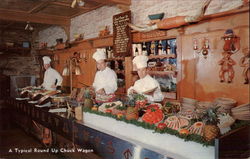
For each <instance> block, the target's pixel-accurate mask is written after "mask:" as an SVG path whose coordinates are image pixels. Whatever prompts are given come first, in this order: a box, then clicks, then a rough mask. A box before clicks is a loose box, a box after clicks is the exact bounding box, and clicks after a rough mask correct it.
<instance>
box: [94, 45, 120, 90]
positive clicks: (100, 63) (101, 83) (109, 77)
mask: <svg viewBox="0 0 250 159" xmlns="http://www.w3.org/2000/svg"><path fill="white" fill-rule="evenodd" d="M93 58H94V59H95V60H96V65H97V69H98V71H97V72H96V74H95V79H94V82H93V88H94V90H95V93H96V94H99V95H107V94H113V93H114V92H115V91H116V90H117V75H116V73H115V71H113V70H112V69H110V68H109V67H107V64H106V62H105V59H106V53H105V49H97V51H96V52H95V53H94V54H93Z"/></svg>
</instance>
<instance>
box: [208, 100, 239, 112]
mask: <svg viewBox="0 0 250 159" xmlns="http://www.w3.org/2000/svg"><path fill="white" fill-rule="evenodd" d="M236 103H237V102H236V101H235V100H233V99H231V98H222V97H220V98H216V99H215V100H214V102H213V104H214V106H215V107H218V106H219V107H220V108H219V109H218V111H219V112H220V113H230V112H231V109H232V108H233V107H235V106H236Z"/></svg>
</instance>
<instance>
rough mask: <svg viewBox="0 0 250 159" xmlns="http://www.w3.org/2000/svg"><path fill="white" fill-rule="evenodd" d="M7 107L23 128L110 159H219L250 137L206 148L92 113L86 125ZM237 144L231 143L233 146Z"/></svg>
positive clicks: (23, 105) (22, 104)
mask: <svg viewBox="0 0 250 159" xmlns="http://www.w3.org/2000/svg"><path fill="white" fill-rule="evenodd" d="M7 103H8V104H9V105H10V106H11V107H12V108H13V119H14V120H15V121H16V122H18V123H20V124H21V125H23V127H24V128H26V129H28V127H29V124H28V123H29V122H30V121H32V120H34V121H36V122H38V123H39V124H41V125H43V126H44V127H47V128H49V129H50V130H52V131H53V132H54V133H56V134H59V135H61V136H63V137H64V138H66V139H68V140H70V141H71V142H72V143H73V144H75V145H78V146H80V147H82V148H88V149H93V151H94V153H96V154H98V155H99V156H101V157H102V158H108V159H110V158H114V159H117V158H129V159H130V158H134V159H141V158H142V159H145V158H147V159H163V158H166V159H171V158H176V159H195V158H197V159H200V158H202V159H213V158H219V156H220V153H221V152H222V150H225V151H229V150H231V149H230V148H228V147H227V145H233V144H232V143H230V141H231V140H232V137H234V138H236V139H238V140H240V138H239V137H240V136H242V133H244V134H247V133H249V126H248V127H246V128H241V129H240V130H236V131H234V132H232V133H231V134H229V135H227V136H225V137H220V138H219V139H216V141H215V146H203V145H202V144H199V143H196V142H192V141H185V140H183V139H181V138H178V137H176V136H174V135H169V134H160V133H154V131H153V130H148V129H144V128H142V127H137V126H135V125H132V124H127V123H125V122H122V121H118V120H115V119H113V118H109V117H105V116H100V115H96V114H93V113H88V112H84V114H83V121H76V120H75V119H74V117H72V116H71V113H70V114H69V113H51V112H49V108H38V107H35V105H34V104H30V103H28V102H27V101H16V100H15V99H9V100H7ZM224 141H225V142H224ZM235 141H236V140H232V142H234V144H235ZM243 143H244V141H243ZM225 144H226V145H225ZM234 149H235V148H234ZM241 149H242V148H241Z"/></svg>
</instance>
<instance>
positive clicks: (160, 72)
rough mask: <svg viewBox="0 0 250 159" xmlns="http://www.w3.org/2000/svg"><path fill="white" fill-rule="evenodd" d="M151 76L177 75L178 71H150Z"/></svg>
mask: <svg viewBox="0 0 250 159" xmlns="http://www.w3.org/2000/svg"><path fill="white" fill-rule="evenodd" d="M148 73H149V74H150V75H162V76H163V75H175V74H176V73H177V72H176V71H148Z"/></svg>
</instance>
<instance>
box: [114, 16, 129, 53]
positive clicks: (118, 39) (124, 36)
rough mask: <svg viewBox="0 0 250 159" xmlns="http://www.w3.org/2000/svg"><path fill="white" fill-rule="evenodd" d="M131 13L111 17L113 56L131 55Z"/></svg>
mask: <svg viewBox="0 0 250 159" xmlns="http://www.w3.org/2000/svg"><path fill="white" fill-rule="evenodd" d="M128 23H131V11H127V12H123V13H120V14H117V15H114V16H113V45H114V46H113V50H114V56H130V55H131V43H132V42H131V31H130V30H131V29H130V27H129V26H128Z"/></svg>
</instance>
